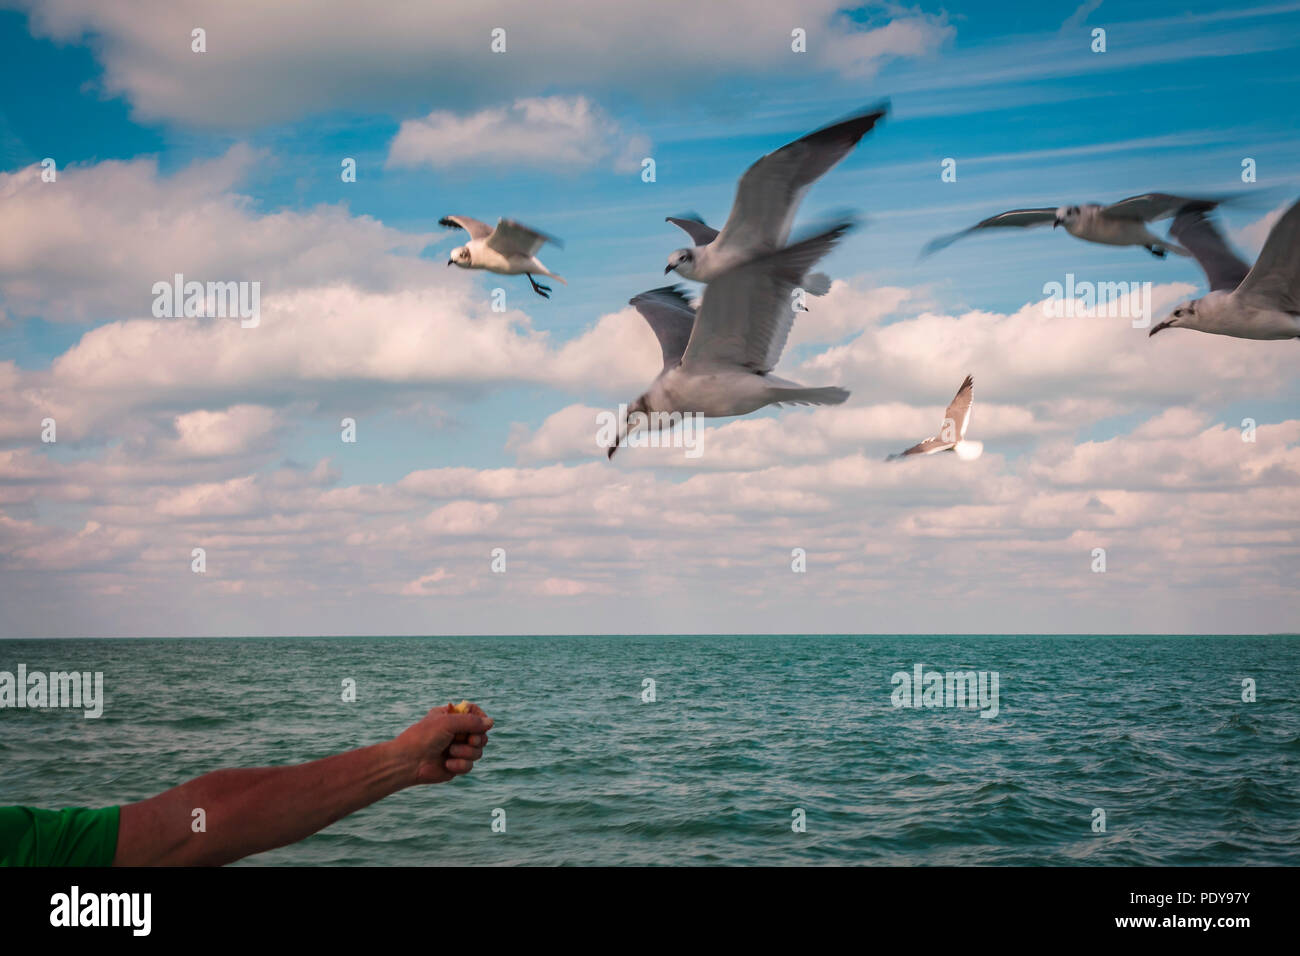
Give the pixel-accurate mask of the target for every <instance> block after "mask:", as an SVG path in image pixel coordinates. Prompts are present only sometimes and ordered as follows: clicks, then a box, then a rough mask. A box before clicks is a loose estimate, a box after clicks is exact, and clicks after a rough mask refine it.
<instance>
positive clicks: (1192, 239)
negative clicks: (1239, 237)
mask: <svg viewBox="0 0 1300 956" xmlns="http://www.w3.org/2000/svg"><path fill="white" fill-rule="evenodd" d="M1175 230H1177V232H1176V233H1175V236H1176V238H1177V239H1178V240H1179V241H1180V242H1183V243H1186V245H1187V248H1189V249H1191V250H1192V253H1193V254H1194V255H1195V256H1196V261H1197V262H1198V263H1200V265H1201V268H1202V269H1203V270H1204V271H1205V277H1206V279H1207V280H1209V283H1210V291H1209V292H1207V293H1206V294H1205V295H1203V296H1201V297H1200V298H1199V299H1192V300H1191V301H1190V302H1184V303H1182V304H1181V305H1179V306H1178V307H1177V308H1175V309H1174V310H1173V311H1172V312H1171V313H1169V315H1168V316H1166V317H1165V320H1164V321H1163V322H1160V323H1158V324H1157V325H1155V326H1153V327H1152V329H1151V331H1150V332H1148V333H1147V337H1148V338H1150V337H1151V336H1153V335H1155V334H1156V333H1157V332H1159V331H1161V330H1162V329H1195V330H1196V331H1198V332H1210V333H1212V334H1214V335H1231V336H1235V337H1236V338H1239V339H1296V338H1300V201H1297V202H1296V203H1294V204H1293V205H1292V206H1291V208H1290V209H1288V210H1287V211H1286V213H1285V214H1284V215H1283V216H1282V218H1281V219H1279V220H1278V221H1277V223H1276V224H1274V226H1273V228H1272V230H1270V231H1269V234H1268V238H1267V239H1265V240H1264V248H1263V250H1261V251H1260V254H1259V258H1258V259H1256V260H1255V265H1254V266H1253V267H1251V268H1250V269H1249V271H1246V264H1245V263H1244V262H1242V261H1241V260H1240V259H1239V258H1238V257H1237V255H1236V253H1234V252H1233V251H1232V250H1231V249H1230V248H1229V247H1228V244H1227V242H1226V241H1225V240H1224V238H1223V236H1221V235H1220V234H1219V232H1218V230H1217V229H1215V228H1214V226H1213V224H1212V223H1210V221H1209V220H1207V219H1206V218H1205V217H1204V216H1201V215H1199V214H1197V213H1184V214H1182V215H1180V216H1179V217H1178V218H1177V219H1175V220H1174V225H1173V227H1172V228H1171V230H1170V231H1171V232H1174V231H1175ZM1243 273H1244V277H1243Z"/></svg>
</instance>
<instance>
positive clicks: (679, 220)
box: [664, 214, 718, 246]
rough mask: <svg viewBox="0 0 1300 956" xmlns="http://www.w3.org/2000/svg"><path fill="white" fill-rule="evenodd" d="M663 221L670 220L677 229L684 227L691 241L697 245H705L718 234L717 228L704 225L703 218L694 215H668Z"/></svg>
mask: <svg viewBox="0 0 1300 956" xmlns="http://www.w3.org/2000/svg"><path fill="white" fill-rule="evenodd" d="M664 222H671V223H672V224H673V225H674V226H677V227H678V228H679V229H685V230H686V234H687V235H688V236H690V237H691V242H693V243H695V244H696V245H697V246H707V245H708V244H709V243H710V242H712V241H713V240H714V239H716V238H717V236H718V230H716V229H714V228H713V227H712V226H706V225H705V224H704V220H703V219H701V218H700V217H699V216H696V215H693V214H692V215H688V216H668V217H667V218H665V219H664Z"/></svg>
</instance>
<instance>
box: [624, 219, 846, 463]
mask: <svg viewBox="0 0 1300 956" xmlns="http://www.w3.org/2000/svg"><path fill="white" fill-rule="evenodd" d="M851 227H852V224H851V223H849V222H841V223H838V224H837V225H835V226H834V227H833V228H831V229H829V230H827V231H825V232H822V233H820V234H818V235H815V236H812V237H810V238H808V239H804V240H801V241H799V242H796V243H794V244H793V245H790V246H787V247H786V248H784V249H778V250H776V251H774V252H769V253H766V254H764V255H761V256H759V257H758V258H755V259H752V260H751V261H749V262H746V263H743V264H741V265H739V266H736V267H734V268H732V269H729V270H728V271H726V272H724V273H723V274H722V275H720V276H718V277H717V278H716V279H715V280H714V281H713V282H711V283H710V284H709V285H708V287H707V288H706V289H705V291H704V298H703V299H702V300H701V302H700V308H699V311H698V312H697V311H695V310H694V309H692V308H691V305H690V302H689V300H688V299H687V298H686V294H685V292H684V290H683V289H682V287H681V286H664V287H663V288H659V289H652V290H650V291H649V292H643V293H641V294H640V295H638V296H636V297H635V298H633V299H631V300H630V302H629V304H630V305H633V306H635V307H636V310H637V311H638V312H640V313H641V315H642V316H643V317H644V318H645V320H646V322H647V323H649V325H650V328H651V329H652V330H653V331H654V334H655V337H656V338H657V339H658V340H659V348H660V350H661V351H662V352H663V359H664V367H663V371H661V372H660V373H659V375H658V377H656V378H655V380H654V381H653V382H652V383H651V384H650V387H649V388H648V389H647V390H646V391H645V392H644V393H643V394H642V395H641V396H640V397H639V398H637V399H636V401H634V402H632V404H631V405H629V406H628V409H627V413H626V417H625V419H624V421H623V422H622V423H621V425H620V431H619V438H617V439H616V440H615V442H614V444H613V445H612V446H611V447H610V449H609V457H610V458H611V459H612V458H613V457H614V452H616V451H617V450H618V446H619V445H620V444H622V443H623V442H624V441H626V439H627V438H628V437H629V436H630V435H632V434H633V433H634V432H636V431H638V430H640V429H641V428H646V427H657V426H658V424H659V423H660V422H661V421H663V419H662V418H661V417H660V416H662V415H671V414H673V413H677V414H679V415H680V414H700V415H705V416H708V417H710V418H726V417H728V416H731V415H747V414H748V413H750V412H752V411H755V410H756V409H759V408H762V407H763V406H764V405H781V404H791V405H839V404H840V403H841V402H843V401H844V400H845V399H847V398H848V397H849V393H848V391H847V390H845V389H842V388H837V387H828V388H806V387H805V386H803V385H800V384H798V383H797V382H791V381H788V380H786V379H783V378H777V377H776V376H775V375H772V374H771V371H772V369H773V368H774V367H775V365H776V363H777V360H778V359H780V357H781V352H782V350H783V349H784V348H785V342H786V338H787V337H788V336H789V335H790V327H791V326H792V325H793V324H794V316H795V312H794V310H793V309H792V308H791V306H790V292H791V290H793V289H794V288H795V287H796V286H797V285H798V284H799V281H800V280H801V279H802V277H803V276H804V274H805V273H806V272H807V271H808V269H809V268H811V267H812V266H813V265H815V264H816V263H817V261H818V260H819V259H821V258H822V257H823V256H825V255H826V253H828V252H829V251H830V250H831V247H832V246H834V245H835V243H836V242H838V241H839V239H840V238H841V237H842V236H843V235H844V234H845V233H846V232H848V230H849V229H850V228H851ZM652 416H653V417H652Z"/></svg>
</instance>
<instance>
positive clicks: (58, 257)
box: [0, 145, 439, 322]
mask: <svg viewBox="0 0 1300 956" xmlns="http://www.w3.org/2000/svg"><path fill="white" fill-rule="evenodd" d="M258 158H259V154H258V153H257V152H255V151H254V150H252V149H250V148H248V147H246V146H242V145H236V146H233V147H231V148H230V149H229V150H228V151H227V152H226V153H225V154H224V155H222V156H220V157H218V158H217V159H213V160H209V161H206V162H197V163H194V164H193V165H191V166H189V167H187V168H185V169H183V170H182V171H180V172H178V173H177V174H175V175H173V176H162V175H160V174H159V171H158V166H157V163H156V162H155V161H154V160H152V159H135V160H131V161H129V162H119V161H107V162H102V163H97V164H94V165H89V166H72V167H69V168H67V169H64V170H61V171H60V172H59V177H58V180H57V181H56V182H53V183H46V182H42V181H41V176H40V167H39V166H37V165H32V166H28V167H26V168H25V169H20V170H18V171H17V172H14V173H0V305H2V306H3V308H4V311H5V312H8V313H9V314H10V316H11V317H12V316H15V315H16V316H29V315H40V316H41V317H42V318H44V319H46V320H47V321H55V322H58V321H80V322H84V321H90V320H96V319H104V318H109V317H119V316H123V315H127V316H144V315H150V314H152V307H153V301H154V291H153V286H154V283H156V282H172V281H173V277H174V276H175V274H176V273H181V274H183V275H184V276H185V277H186V279H187V280H197V281H200V282H209V281H212V282H228V281H236V282H259V283H261V285H260V288H261V291H262V294H263V295H267V294H274V293H283V292H287V291H290V290H293V289H301V288H306V287H311V286H316V285H320V284H322V283H323V282H340V281H343V282H347V283H349V284H351V285H353V286H355V287H357V288H360V289H375V290H381V289H392V288H399V287H401V286H402V285H404V284H406V283H408V282H411V281H425V282H432V281H437V280H438V279H439V277H438V276H437V274H436V271H435V270H434V269H433V264H432V263H430V262H428V261H426V260H421V259H418V258H416V256H417V255H418V253H419V251H420V250H421V249H422V248H423V247H424V246H426V245H427V244H428V243H429V242H430V241H433V240H434V239H436V238H438V237H437V236H436V235H435V234H432V233H426V234H409V233H404V232H401V231H399V230H396V229H391V228H389V227H387V226H384V225H383V224H382V223H380V222H378V221H377V220H375V219H372V218H370V217H368V216H353V215H351V214H350V213H349V212H348V210H347V208H346V207H345V206H342V205H332V206H320V207H317V208H316V209H312V210H309V211H307V212H273V213H262V212H260V211H259V210H257V209H256V208H255V205H254V203H253V202H252V200H250V199H249V198H248V197H246V196H243V195H241V194H239V193H238V192H235V191H234V188H235V186H236V185H237V184H238V183H239V181H240V180H241V179H242V178H243V177H244V176H245V175H247V173H248V172H249V170H250V169H251V167H252V165H253V164H254V163H255V162H257V161H258Z"/></svg>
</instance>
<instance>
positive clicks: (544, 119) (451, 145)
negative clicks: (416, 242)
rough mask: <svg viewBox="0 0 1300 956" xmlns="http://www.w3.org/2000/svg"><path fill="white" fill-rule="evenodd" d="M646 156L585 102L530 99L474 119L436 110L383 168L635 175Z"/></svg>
mask: <svg viewBox="0 0 1300 956" xmlns="http://www.w3.org/2000/svg"><path fill="white" fill-rule="evenodd" d="M649 148H650V142H649V140H647V139H646V138H645V137H644V136H640V135H637V134H632V135H629V134H627V133H625V132H624V131H623V130H622V129H621V128H620V126H619V124H618V123H616V122H615V121H614V120H613V119H612V118H611V117H610V116H609V114H608V113H606V112H605V111H604V110H602V109H600V108H599V107H598V106H596V105H595V104H594V103H592V102H591V101H590V100H588V99H587V98H586V97H585V96H574V97H564V96H550V97H528V98H523V99H518V100H515V102H514V103H513V104H512V105H511V106H509V107H496V108H491V109H485V110H482V111H480V112H478V113H470V114H466V115H460V114H457V113H453V112H450V111H447V110H435V111H433V112H432V113H430V114H429V115H428V116H425V117H423V118H422V119H414V120H406V121H405V122H403V123H402V125H401V127H400V128H399V129H398V131H397V136H396V137H395V138H394V139H393V142H392V144H391V145H390V146H389V150H388V165H389V166H430V167H434V168H447V167H455V166H460V165H463V164H476V165H482V166H508V165H529V166H533V167H540V168H557V167H558V168H562V169H564V168H567V169H588V168H590V167H592V166H598V165H610V166H611V167H612V168H613V169H614V170H616V171H619V172H625V171H627V170H629V169H637V168H639V166H640V162H641V158H642V157H643V156H645V155H646V154H647V151H648V150H649Z"/></svg>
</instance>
